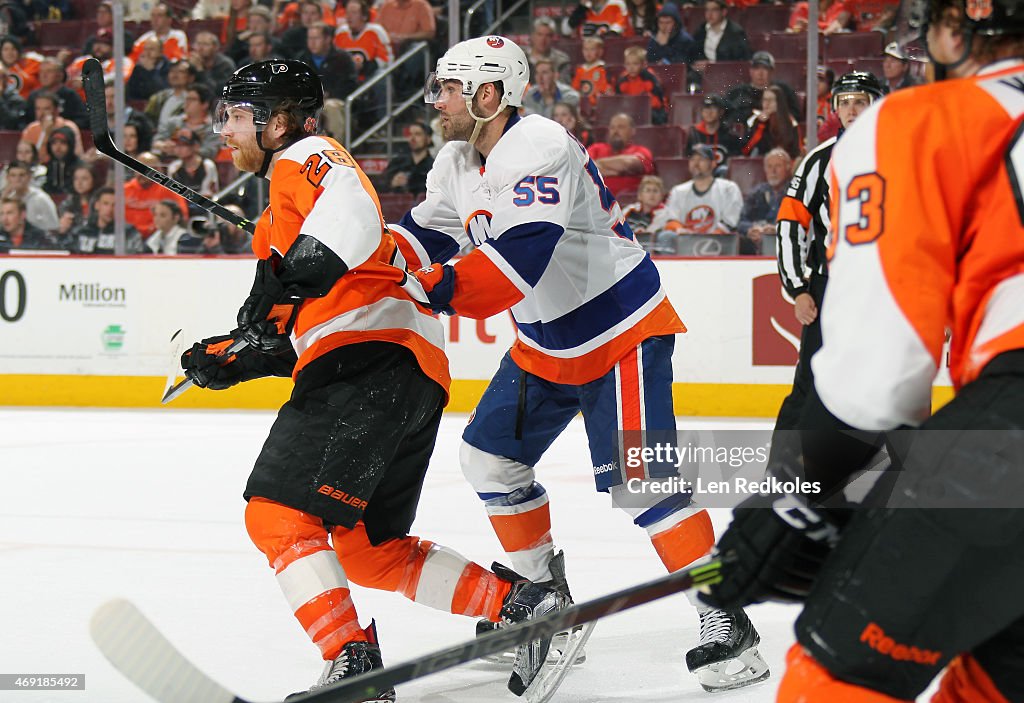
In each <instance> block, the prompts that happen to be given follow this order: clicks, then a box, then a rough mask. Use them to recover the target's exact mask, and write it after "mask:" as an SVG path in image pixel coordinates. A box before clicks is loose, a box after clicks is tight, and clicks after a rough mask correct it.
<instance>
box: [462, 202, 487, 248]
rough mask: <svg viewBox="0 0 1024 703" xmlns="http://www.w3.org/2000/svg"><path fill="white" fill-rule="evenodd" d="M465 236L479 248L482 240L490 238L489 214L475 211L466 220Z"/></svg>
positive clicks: (484, 211) (483, 211)
mask: <svg viewBox="0 0 1024 703" xmlns="http://www.w3.org/2000/svg"><path fill="white" fill-rule="evenodd" d="M466 234H468V235H469V238H470V239H472V240H473V243H474V244H476V245H477V246H479V245H480V244H483V242H484V240H486V239H490V238H491V213H489V212H487V211H486V210H477V211H476V212H474V213H473V214H472V215H470V216H469V218H468V219H467V220H466Z"/></svg>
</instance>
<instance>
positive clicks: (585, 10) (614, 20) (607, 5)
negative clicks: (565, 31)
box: [569, 0, 633, 37]
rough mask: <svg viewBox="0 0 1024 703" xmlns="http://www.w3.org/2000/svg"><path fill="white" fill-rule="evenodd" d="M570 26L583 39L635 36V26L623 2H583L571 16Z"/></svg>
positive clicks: (599, 0) (603, 0)
mask: <svg viewBox="0 0 1024 703" xmlns="http://www.w3.org/2000/svg"><path fill="white" fill-rule="evenodd" d="M569 26H570V27H572V28H573V29H574V30H576V31H577V33H578V34H579V36H581V37H603V36H605V35H606V34H618V35H620V36H624V37H631V36H633V24H632V22H631V21H630V18H629V11H628V10H627V9H626V4H625V3H624V2H623V1H622V0H583V1H582V2H581V3H580V4H579V5H577V6H576V9H574V10H573V11H572V14H571V15H570V16H569Z"/></svg>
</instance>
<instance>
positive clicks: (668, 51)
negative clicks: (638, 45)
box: [647, 2, 697, 64]
mask: <svg viewBox="0 0 1024 703" xmlns="http://www.w3.org/2000/svg"><path fill="white" fill-rule="evenodd" d="M662 17H667V18H669V19H670V20H672V21H673V22H674V23H675V28H674V29H673V30H672V32H671V33H670V34H669V35H668V38H667V41H666V42H665V43H661V40H662V39H663V36H662V35H661V33H655V34H654V35H652V36H651V40H650V41H649V42H648V43H647V63H649V64H656V63H685V64H690V63H693V61H695V60H696V58H697V42H695V41H694V40H693V37H691V36H690V35H689V33H688V32H687V31H686V29H684V28H683V18H682V15H680V14H679V8H678V7H676V6H675V4H674V3H671V2H667V3H665V6H664V7H663V8H661V12H659V13H658V24H659V25H660V24H661V18H662Z"/></svg>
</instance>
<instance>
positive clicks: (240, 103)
mask: <svg viewBox="0 0 1024 703" xmlns="http://www.w3.org/2000/svg"><path fill="white" fill-rule="evenodd" d="M323 107H324V86H323V83H321V82H320V76H319V75H317V73H316V71H314V70H313V69H312V68H310V67H309V66H308V65H307V64H305V63H303V62H302V61H296V60H294V59H271V60H269V61H259V62H257V63H252V64H249V65H248V66H243V67H242V68H240V69H238V70H237V71H235V72H234V73H233V74H232V75H231V78H229V79H228V82H227V83H226V84H225V85H224V89H223V90H221V93H220V100H218V101H217V106H216V107H215V108H214V115H213V131H214V132H216V133H218V134H219V133H220V132H221V130H222V129H223V127H224V125H225V124H226V123H227V119H228V117H229V116H230V114H231V111H232V110H243V111H245V112H251V113H252V120H253V124H254V126H255V128H256V143H257V144H258V145H259V147H260V149H262V150H263V152H264V158H263V165H262V167H261V168H260V170H259V171H257V172H256V175H258V176H260V177H263V176H265V175H266V174H267V171H268V170H269V169H270V163H271V161H272V160H273V158H274V154H276V153H277V152H279V151H282V150H284V149H287V148H288V147H289V146H291V145H292V144H294V143H295V142H296V141H298V139H301V138H302V136H306V135H310V134H316V133H317V131H318V130H319V128H320V111H321V110H323ZM281 110H287V111H288V112H290V113H291V114H292V116H293V117H294V118H295V121H296V123H297V124H298V125H299V127H300V133H301V136H299V137H293V138H292V139H291V140H290V141H285V142H284V143H283V144H281V145H279V146H278V147H276V148H273V149H270V148H268V147H266V146H264V145H263V130H264V129H265V128H266V126H267V125H268V124H269V123H270V118H271V116H272V115H273V114H274V112H275V111H281Z"/></svg>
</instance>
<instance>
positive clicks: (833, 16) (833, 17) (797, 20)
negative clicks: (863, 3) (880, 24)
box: [786, 0, 853, 34]
mask: <svg viewBox="0 0 1024 703" xmlns="http://www.w3.org/2000/svg"><path fill="white" fill-rule="evenodd" d="M808 16H809V11H808V8H807V2H798V3H794V5H793V10H792V12H790V13H789V26H788V27H787V28H786V31H787V32H806V31H807V18H808ZM852 18H853V15H852V14H851V13H850V9H849V8H848V7H847V6H846V3H845V2H843V0H819V2H818V30H819V31H820V32H821V33H822V34H835V33H836V32H842V31H844V30H845V29H846V28H847V26H849V24H850V20H851V19H852Z"/></svg>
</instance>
